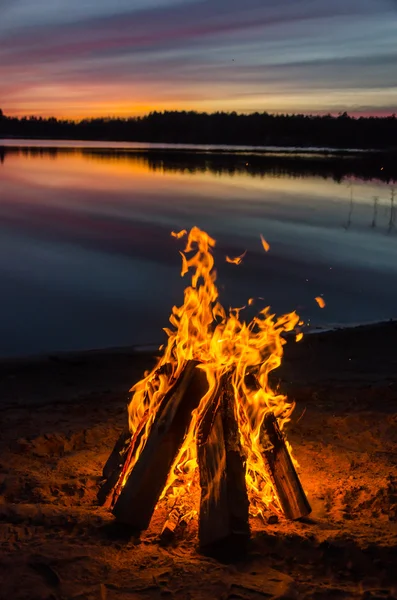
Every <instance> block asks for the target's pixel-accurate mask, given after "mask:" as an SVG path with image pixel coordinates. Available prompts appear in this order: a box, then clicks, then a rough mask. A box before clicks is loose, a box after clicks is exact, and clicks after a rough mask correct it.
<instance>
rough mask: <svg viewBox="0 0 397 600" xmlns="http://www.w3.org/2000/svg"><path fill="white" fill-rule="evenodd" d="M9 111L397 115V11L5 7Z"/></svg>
mask: <svg viewBox="0 0 397 600" xmlns="http://www.w3.org/2000/svg"><path fill="white" fill-rule="evenodd" d="M0 108H2V110H3V112H4V113H5V114H6V115H17V116H21V115H31V114H34V115H41V116H56V117H67V118H73V119H80V118H83V117H89V116H134V115H138V114H145V113H147V112H149V111H152V110H160V111H161V110H198V111H204V110H205V111H217V110H225V111H233V110H235V111H237V112H253V111H260V112H261V111H267V112H272V113H286V112H288V113H293V112H300V113H327V112H331V113H333V114H337V113H339V112H343V111H345V110H346V111H347V112H349V114H355V115H369V114H373V115H387V114H392V113H394V112H397V0H0Z"/></svg>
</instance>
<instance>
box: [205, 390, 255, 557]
mask: <svg viewBox="0 0 397 600" xmlns="http://www.w3.org/2000/svg"><path fill="white" fill-rule="evenodd" d="M197 459H198V465H199V471H200V486H201V499H200V517H199V540H200V546H201V547H202V548H210V547H212V548H215V547H218V548H222V549H223V548H226V547H228V548H230V547H233V548H236V547H240V548H242V547H243V546H245V544H246V542H247V541H248V539H249V535H250V530H249V523H248V507H249V503H248V496H247V489H246V483H245V470H246V465H245V457H244V455H243V452H242V449H241V444H240V437H239V431H238V425H237V422H236V418H235V413H234V397H233V392H232V390H231V389H230V386H229V384H227V383H225V382H223V384H222V385H221V388H220V390H219V393H218V395H217V396H216V397H215V398H214V399H213V401H212V403H211V405H210V406H209V408H208V409H207V411H206V413H205V414H204V415H203V418H202V421H201V423H200V427H199V430H198V433H197Z"/></svg>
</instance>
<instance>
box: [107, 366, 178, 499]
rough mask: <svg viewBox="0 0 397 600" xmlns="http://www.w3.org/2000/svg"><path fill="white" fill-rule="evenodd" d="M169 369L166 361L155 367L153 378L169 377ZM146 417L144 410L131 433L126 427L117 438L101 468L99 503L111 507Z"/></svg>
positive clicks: (137, 443)
mask: <svg viewBox="0 0 397 600" xmlns="http://www.w3.org/2000/svg"><path fill="white" fill-rule="evenodd" d="M171 371H172V369H171V365H170V364H169V363H166V364H165V365H162V366H161V367H159V368H158V369H157V371H156V372H155V374H154V378H156V377H158V376H159V375H167V376H168V377H171ZM151 385H152V384H151V382H150V383H149V386H151ZM152 391H153V388H152ZM147 418H148V411H147V410H146V411H145V413H144V415H143V417H142V420H141V422H140V424H139V426H138V427H137V429H136V430H135V432H134V434H133V435H131V433H130V430H129V428H128V427H126V428H125V429H124V430H123V431H122V432H121V434H120V437H119V438H118V440H117V442H116V444H115V446H114V448H113V450H112V452H111V454H110V456H109V458H108V460H107V461H106V464H105V466H104V468H103V472H102V475H103V478H104V479H105V481H104V482H103V483H102V485H101V487H100V488H99V491H98V493H97V500H98V503H99V505H101V506H102V505H104V506H106V507H107V508H112V507H113V505H114V503H115V502H116V500H117V498H118V496H119V494H120V491H121V485H122V482H123V479H124V476H125V473H126V472H127V471H128V469H129V466H130V463H131V460H132V459H133V457H134V456H135V452H136V450H137V448H138V447H139V442H140V440H141V436H142V433H143V431H144V427H145V425H146V421H147Z"/></svg>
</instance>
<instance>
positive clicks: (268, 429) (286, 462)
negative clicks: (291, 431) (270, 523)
mask: <svg viewBox="0 0 397 600" xmlns="http://www.w3.org/2000/svg"><path fill="white" fill-rule="evenodd" d="M261 443H262V445H263V447H264V448H267V449H265V450H264V453H263V456H264V459H265V462H266V464H267V467H268V470H269V474H270V475H271V478H272V481H273V485H274V488H275V491H276V494H277V496H278V499H279V501H280V504H281V508H282V509H283V512H284V514H285V516H286V518H287V519H291V520H295V519H300V518H302V517H306V516H307V515H309V514H310V513H311V511H312V509H311V507H310V504H309V502H308V500H307V498H306V494H305V492H304V491H303V487H302V484H301V482H300V479H299V477H298V474H297V472H296V470H295V467H294V464H293V462H292V459H291V456H290V453H289V452H288V448H287V446H286V444H285V440H284V436H283V434H282V432H281V431H280V428H279V426H278V423H277V419H276V417H275V416H274V414H273V413H268V414H267V415H266V416H265V418H264V421H263V424H262V429H261Z"/></svg>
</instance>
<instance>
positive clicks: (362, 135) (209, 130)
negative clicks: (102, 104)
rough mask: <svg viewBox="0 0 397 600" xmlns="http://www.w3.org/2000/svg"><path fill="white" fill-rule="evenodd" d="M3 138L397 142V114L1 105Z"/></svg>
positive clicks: (340, 144)
mask: <svg viewBox="0 0 397 600" xmlns="http://www.w3.org/2000/svg"><path fill="white" fill-rule="evenodd" d="M0 137H2V138H10V137H15V138H33V139H34V138H36V139H50V138H52V139H68V140H71V139H75V140H76V139H78V140H105V141H124V142H125V141H130V142H158V143H176V144H178V143H179V144H181V143H182V144H227V145H250V146H251V145H252V146H273V145H274V146H289V147H291V146H298V147H310V146H314V147H330V148H358V149H368V148H374V149H379V148H382V149H391V148H396V147H397V142H396V140H397V118H396V115H395V114H393V115H390V116H387V117H358V118H356V117H353V116H349V115H348V114H347V113H343V114H340V115H338V116H332V115H302V114H293V115H285V114H269V113H266V112H263V113H258V112H256V113H251V114H237V113H236V112H228V113H227V112H215V113H210V114H208V113H199V112H195V111H189V112H186V111H165V112H151V113H149V114H148V115H145V116H142V117H128V118H121V117H107V118H91V119H82V120H80V121H72V120H67V119H56V118H55V117H50V118H43V117H35V116H29V117H20V118H18V117H11V116H7V115H4V114H3V113H2V111H1V110H0Z"/></svg>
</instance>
